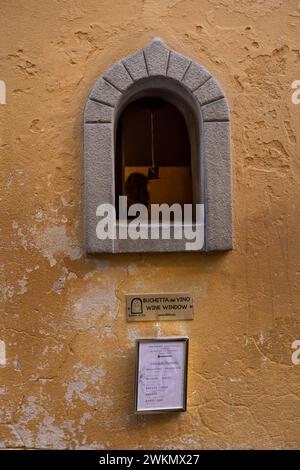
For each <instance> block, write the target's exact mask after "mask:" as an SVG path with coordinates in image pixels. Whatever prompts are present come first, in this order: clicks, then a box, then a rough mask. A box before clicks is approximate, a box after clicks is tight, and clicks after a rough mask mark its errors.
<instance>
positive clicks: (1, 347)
mask: <svg viewBox="0 0 300 470" xmlns="http://www.w3.org/2000/svg"><path fill="white" fill-rule="evenodd" d="M0 366H6V348H5V343H4V341H2V340H0Z"/></svg>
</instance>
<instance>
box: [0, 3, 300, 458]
mask: <svg viewBox="0 0 300 470" xmlns="http://www.w3.org/2000/svg"><path fill="white" fill-rule="evenodd" d="M0 7H1V16H0V38H1V39H0V41H1V42H0V54H1V60H0V79H1V80H4V81H5V83H6V86H7V104H6V105H1V106H0V128H1V135H0V156H1V171H0V174H1V194H0V197H1V224H0V235H1V251H0V257H1V261H0V268H1V271H0V273H1V315H0V340H1V341H3V342H4V343H1V344H2V345H3V344H5V347H6V364H5V363H3V365H1V366H0V378H1V379H0V441H1V445H2V446H4V447H9V448H14V447H25V446H26V447H30V448H138V447H139V448H147V449H149V448H214V449H216V448H242V449H244V448H296V447H299V445H300V406H299V403H300V380H299V374H300V365H299V366H297V365H293V363H292V361H291V354H292V349H291V343H292V342H293V341H294V340H295V339H297V338H298V339H299V338H300V317H299V315H300V312H299V300H300V299H299V282H300V276H299V272H300V249H299V230H300V194H299V193H300V189H299V188H300V173H299V168H300V167H299V137H298V135H299V128H300V105H298V106H297V105H293V104H292V102H291V93H292V91H291V83H292V82H293V81H294V80H296V79H300V72H299V64H300V52H299V47H300V36H299V26H300V3H299V2H298V1H294V0H222V1H220V0H201V1H200V0H182V1H178V0H145V1H139V0H113V1H112V0H100V1H99V0H84V1H83V0H72V1H71V0H67V1H60V0H52V1H50V0H44V1H42V2H41V1H39V0H1V2H0ZM154 36H160V37H161V38H162V39H163V40H164V41H165V42H166V43H167V44H168V45H169V46H170V47H172V48H174V49H176V50H177V51H179V52H182V53H183V54H185V55H187V56H190V57H191V58H193V59H194V60H196V61H197V62H200V63H202V64H203V65H204V66H205V67H206V68H207V69H208V70H209V71H210V72H211V73H212V74H213V75H214V76H215V77H216V79H217V80H219V82H220V83H221V85H222V87H223V89H224V91H225V93H226V94H227V97H228V100H229V105H230V109H231V119H232V159H233V203H234V239H235V247H234V250H233V251H232V252H231V253H227V254H206V255H205V254H181V255H179V254H157V255H155V254H149V255H144V254H143V255H128V256H127V255H121V256H115V257H110V256H92V257H89V258H87V257H86V256H85V255H84V253H83V246H82V127H83V126H82V117H83V108H84V104H85V101H86V99H87V96H88V92H89V90H90V88H91V87H92V85H93V84H94V82H95V80H96V79H97V77H98V76H100V75H101V74H102V72H103V71H105V70H106V69H107V68H108V67H109V66H110V65H111V64H112V63H114V62H115V61H117V60H118V59H120V58H122V57H123V56H125V55H128V54H130V53H133V52H134V51H136V50H138V49H139V48H142V47H143V46H144V45H145V44H146V43H147V42H148V41H149V40H150V39H151V38H152V37H154ZM191 289H192V290H193V292H194V295H195V299H196V315H195V319H194V321H192V322H177V323H174V322H161V323H159V324H155V323H144V324H141V323H135V324H134V323H133V324H127V323H126V321H125V313H124V294H125V293H126V292H170V291H171V292H172V291H179V292H180V291H181V292H183V291H190V290H191ZM181 334H184V335H189V337H190V362H189V366H190V369H189V390H188V392H189V393H188V412H187V413H182V414H176V415H172V416H168V415H161V416H146V417H143V416H138V417H137V416H135V415H134V414H133V382H134V339H135V338H136V337H139V336H148V335H149V336H153V335H181ZM2 349H3V348H2ZM2 356H3V350H2ZM2 361H4V359H3V357H2ZM4 362H5V361H4Z"/></svg>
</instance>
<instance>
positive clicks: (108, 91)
mask: <svg viewBox="0 0 300 470" xmlns="http://www.w3.org/2000/svg"><path fill="white" fill-rule="evenodd" d="M137 187H138V188H142V189H141V191H137ZM84 188H85V190H84V195H85V202H84V210H85V213H84V218H85V245H86V251H87V252H89V253H101V252H106V253H121V252H125V253H126V252H150V251H184V250H186V240H185V239H182V240H177V239H168V240H165V239H154V240H153V239H149V240H129V239H124V238H122V237H120V236H119V237H117V238H113V239H107V240H106V239H105V240H102V239H99V237H98V236H97V225H98V222H99V219H98V216H99V214H98V207H99V205H102V206H103V205H105V204H108V205H111V206H114V207H115V208H116V209H118V201H117V199H118V197H119V196H120V195H127V197H128V199H131V201H129V204H130V203H135V202H142V203H145V202H146V204H150V203H152V204H153V203H158V204H162V203H167V204H169V205H171V204H172V203H179V204H181V205H184V204H188V203H190V202H192V203H193V205H195V204H200V205H202V207H204V245H203V246H202V247H201V248H199V249H201V250H203V251H214V250H230V249H231V248H232V228H231V160H230V124H229V114H228V107H227V100H226V98H225V96H224V93H223V91H222V89H221V88H220V86H219V84H218V82H217V81H216V80H215V79H214V78H213V77H212V76H211V74H210V73H209V72H208V71H207V70H206V69H205V68H204V67H203V66H201V65H200V64H198V63H196V62H194V61H193V60H191V59H189V58H187V57H185V56H183V55H181V54H178V53H177V52H175V51H174V50H172V49H170V48H168V47H167V46H165V44H164V43H163V42H162V41H161V40H160V39H159V38H155V39H153V40H152V41H151V42H150V43H149V44H148V45H147V46H146V47H145V48H144V49H143V50H141V51H138V52H136V53H135V54H133V55H130V56H128V57H125V58H123V59H122V60H120V61H119V62H117V63H116V64H114V65H113V66H112V67H111V68H110V69H108V70H107V71H106V72H105V73H104V74H103V76H102V77H100V78H99V79H98V81H97V82H96V84H95V85H94V87H93V89H92V90H91V93H90V95H89V98H88V101H87V104H86V107H85V115H84ZM117 215H118V214H117ZM125 217H126V216H125ZM122 220H123V217H120V218H119V219H118V218H117V219H116V223H115V225H116V227H117V228H119V227H121V226H122V223H121V222H122ZM126 222H127V221H126ZM192 224H194V221H193V222H192ZM149 226H150V229H151V228H152V227H153V226H154V224H152V219H151V223H150V224H149ZM187 226H188V224H185V225H184V227H183V228H185V227H187Z"/></svg>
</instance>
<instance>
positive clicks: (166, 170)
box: [115, 97, 193, 214]
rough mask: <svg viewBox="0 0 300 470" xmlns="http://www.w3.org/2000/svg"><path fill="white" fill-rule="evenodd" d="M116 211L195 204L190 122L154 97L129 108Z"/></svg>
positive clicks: (120, 145) (120, 146)
mask: <svg viewBox="0 0 300 470" xmlns="http://www.w3.org/2000/svg"><path fill="white" fill-rule="evenodd" d="M116 138H117V140H116V159H115V162H116V163H115V178H116V180H115V181H116V209H117V208H118V203H117V202H118V197H119V196H120V195H126V196H127V198H128V199H127V202H128V206H130V205H131V204H134V203H142V204H145V205H146V206H147V207H148V210H149V214H150V209H151V204H162V203H167V204H169V205H171V204H173V203H179V204H181V205H182V206H183V204H192V203H193V190H192V187H193V185H192V170H191V148H190V140H189V135H188V130H187V126H186V123H185V120H184V118H183V116H182V114H181V113H180V111H179V110H178V109H177V108H176V107H175V106H173V105H172V104H171V103H169V102H167V101H165V100H163V99H160V98H155V97H147V98H141V99H138V100H136V101H134V102H132V103H130V104H129V105H128V106H127V107H126V108H125V110H124V111H123V113H122V114H121V116H120V118H119V121H118V127H117V136H116Z"/></svg>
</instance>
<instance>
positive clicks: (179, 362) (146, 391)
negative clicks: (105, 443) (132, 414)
mask: <svg viewBox="0 0 300 470" xmlns="http://www.w3.org/2000/svg"><path fill="white" fill-rule="evenodd" d="M188 341H189V339H188V338H187V337H185V336H184V337H182V336H180V337H178V336H176V337H167V338H141V339H137V341H136V345H137V361H136V387H135V388H136V393H135V411H136V413H161V412H166V411H186V400H187V366H188Z"/></svg>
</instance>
